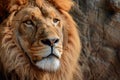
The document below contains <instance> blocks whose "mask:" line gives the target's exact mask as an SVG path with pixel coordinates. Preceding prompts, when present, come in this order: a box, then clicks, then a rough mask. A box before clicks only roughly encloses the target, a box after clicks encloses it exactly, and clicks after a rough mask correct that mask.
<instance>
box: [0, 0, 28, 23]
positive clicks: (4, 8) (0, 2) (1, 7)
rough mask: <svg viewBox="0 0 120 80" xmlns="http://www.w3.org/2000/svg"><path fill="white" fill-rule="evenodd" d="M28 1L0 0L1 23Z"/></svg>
mask: <svg viewBox="0 0 120 80" xmlns="http://www.w3.org/2000/svg"><path fill="white" fill-rule="evenodd" d="M27 1H28V0H0V23H1V22H2V21H3V20H4V19H5V18H6V17H7V16H8V15H9V14H10V13H11V12H12V11H14V10H17V9H19V7H20V6H21V5H24V4H26V3H27Z"/></svg>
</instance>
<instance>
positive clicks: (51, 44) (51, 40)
mask: <svg viewBox="0 0 120 80" xmlns="http://www.w3.org/2000/svg"><path fill="white" fill-rule="evenodd" d="M41 42H42V43H43V44H45V45H48V46H53V45H54V44H55V43H58V42H59V39H58V38H54V39H44V40H41Z"/></svg>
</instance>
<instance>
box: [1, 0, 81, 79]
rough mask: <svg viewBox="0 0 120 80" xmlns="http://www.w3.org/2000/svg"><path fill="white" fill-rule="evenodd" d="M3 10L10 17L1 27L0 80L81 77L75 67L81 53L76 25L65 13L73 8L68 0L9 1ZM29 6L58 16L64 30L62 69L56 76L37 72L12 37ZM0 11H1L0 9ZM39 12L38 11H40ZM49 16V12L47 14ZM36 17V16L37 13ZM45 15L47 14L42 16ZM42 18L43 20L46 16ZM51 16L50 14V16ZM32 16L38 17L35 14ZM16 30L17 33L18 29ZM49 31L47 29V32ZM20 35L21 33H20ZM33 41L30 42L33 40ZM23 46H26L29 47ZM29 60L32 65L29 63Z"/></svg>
mask: <svg viewBox="0 0 120 80" xmlns="http://www.w3.org/2000/svg"><path fill="white" fill-rule="evenodd" d="M8 2H9V3H8V4H7V5H8V6H7V8H5V9H6V10H7V12H8V13H9V14H10V15H9V16H8V18H6V20H3V21H2V23H1V24H0V49H1V50H0V79H2V80H76V79H78V80H80V78H81V73H79V72H80V68H79V65H78V59H79V55H80V54H79V53H80V50H81V45H80V40H79V35H78V31H77V29H76V24H75V22H74V21H73V19H72V17H71V16H70V15H69V13H68V11H69V10H70V8H71V6H72V5H73V3H72V1H71V0H36V1H33V0H29V1H27V0H10V1H9V0H8ZM31 5H34V6H37V7H38V8H40V7H45V5H47V6H50V7H53V6H54V7H53V8H54V10H56V12H58V14H59V17H61V20H62V26H63V29H62V30H63V31H61V32H60V33H62V35H63V53H62V56H61V59H60V62H61V66H60V68H59V69H58V70H57V71H55V72H49V71H44V70H41V69H38V68H37V67H36V66H35V65H34V63H32V60H31V59H29V58H28V57H27V56H26V53H25V50H24V49H26V48H24V47H22V48H21V45H20V42H19V41H17V38H16V37H17V36H19V35H17V36H16V35H15V33H16V31H17V27H18V26H19V25H21V23H20V24H19V25H17V26H16V23H15V22H14V20H17V19H19V17H21V16H22V15H21V16H19V17H15V16H16V15H17V14H18V13H20V12H22V10H23V9H24V8H26V7H30V6H31ZM1 8H2V7H0V9H1ZM40 10H41V8H40ZM43 12H44V11H43ZM48 12H49V11H48ZM36 13H37V12H36ZM45 15H46V14H45ZM45 15H44V16H45ZM51 15H52V14H51ZM35 16H37V15H36V14H35ZM18 30H19V29H18ZM48 30H49V29H48ZM21 33H22V32H21ZM32 40H33V38H32ZM27 43H28V41H26V43H23V44H24V45H25V46H26V45H29V44H27ZM30 60H31V61H30Z"/></svg>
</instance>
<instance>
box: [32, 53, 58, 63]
mask: <svg viewBox="0 0 120 80" xmlns="http://www.w3.org/2000/svg"><path fill="white" fill-rule="evenodd" d="M50 57H54V58H57V59H60V57H59V56H57V55H55V54H54V53H51V54H49V55H48V56H46V57H42V59H41V60H43V59H46V58H50ZM38 61H40V60H34V61H33V62H34V63H36V62H38Z"/></svg>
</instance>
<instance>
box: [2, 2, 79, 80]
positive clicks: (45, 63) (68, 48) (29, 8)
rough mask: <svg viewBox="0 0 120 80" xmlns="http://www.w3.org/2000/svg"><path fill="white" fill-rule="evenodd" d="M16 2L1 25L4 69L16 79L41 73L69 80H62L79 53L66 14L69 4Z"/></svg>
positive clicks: (74, 32) (77, 41)
mask: <svg viewBox="0 0 120 80" xmlns="http://www.w3.org/2000/svg"><path fill="white" fill-rule="evenodd" d="M16 1H17V0H15V1H14V2H13V3H11V4H13V5H11V4H10V5H9V7H8V8H7V9H9V13H10V15H9V16H8V18H7V19H6V20H4V21H3V23H2V24H1V25H0V31H1V32H0V35H1V36H2V38H1V43H0V44H1V46H0V47H1V49H2V51H1V52H0V57H1V60H0V62H1V64H2V65H3V68H4V69H5V70H6V71H7V72H8V73H9V72H11V71H15V73H16V74H17V75H20V74H21V73H22V72H21V71H23V70H24V71H23V73H24V74H25V75H26V74H27V73H28V72H29V71H31V72H32V71H33V74H34V76H37V75H38V74H43V73H44V72H47V73H46V74H48V75H50V73H49V72H52V73H54V75H55V74H56V75H59V74H60V73H61V74H64V73H65V75H68V78H64V80H67V79H68V80H69V79H70V78H69V75H71V77H72V75H73V74H74V72H75V69H76V67H77V60H78V58H79V53H80V49H81V48H80V41H79V36H78V33H77V29H76V25H75V23H74V21H73V20H72V18H71V16H70V15H69V14H68V11H69V9H70V7H71V5H72V2H71V0H65V1H63V2H62V0H58V1H55V0H30V1H28V2H27V0H21V1H20V0H18V1H17V2H16ZM65 2H68V3H65ZM18 3H19V5H17V4H18ZM65 7H66V8H65ZM3 57H4V58H3ZM8 64H10V65H8ZM22 68H23V70H22ZM20 70H21V71H20ZM62 71H63V73H62ZM68 71H70V72H69V73H68ZM41 72H43V73H41ZM23 73H22V74H23ZM37 73H38V74H37ZM30 74H31V73H29V74H27V76H28V75H30ZM31 75H32V74H31ZM48 75H47V76H48ZM52 75H53V74H52ZM52 78H53V80H54V77H52ZM52 78H51V79H52ZM58 78H60V77H58ZM46 79H47V78H46ZM46 79H45V80H46ZM61 79H62V76H61V78H60V80H61ZM43 80H44V79H43ZM56 80H58V79H57V77H56ZM62 80H63V79H62Z"/></svg>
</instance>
